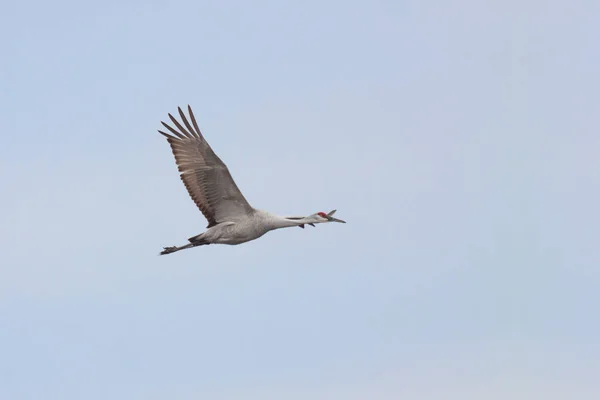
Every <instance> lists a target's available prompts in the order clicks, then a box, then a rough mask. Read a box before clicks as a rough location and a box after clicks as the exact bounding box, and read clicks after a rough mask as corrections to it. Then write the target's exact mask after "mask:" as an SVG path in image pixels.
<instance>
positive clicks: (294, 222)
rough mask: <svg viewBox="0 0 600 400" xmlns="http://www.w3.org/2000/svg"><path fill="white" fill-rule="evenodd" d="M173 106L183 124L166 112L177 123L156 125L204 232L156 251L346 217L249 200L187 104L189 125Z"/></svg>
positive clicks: (225, 241)
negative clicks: (279, 211) (281, 209)
mask: <svg viewBox="0 0 600 400" xmlns="http://www.w3.org/2000/svg"><path fill="white" fill-rule="evenodd" d="M178 110H179V115H180V116H181V120H182V121H183V124H184V125H185V127H184V126H183V125H181V124H180V123H179V122H178V121H177V119H175V118H174V117H173V116H172V115H171V114H169V118H170V119H171V121H172V122H173V124H174V125H175V127H176V128H177V129H174V128H172V127H170V126H169V125H167V124H166V123H164V122H162V121H161V123H162V124H163V126H164V127H165V128H167V130H169V132H171V133H172V134H169V133H165V132H163V131H160V130H159V131H158V132H159V133H161V134H162V135H164V136H165V137H166V138H167V141H168V142H169V144H170V145H171V150H172V151H173V155H174V156H175V162H176V163H177V167H178V169H179V172H180V173H181V175H180V177H181V180H182V181H183V184H184V185H185V187H186V189H187V191H188V193H189V195H190V197H191V198H192V200H194V203H196V206H198V208H199V209H200V211H202V214H204V217H205V218H206V220H207V221H208V226H207V230H206V231H205V232H203V233H201V234H199V235H196V236H193V237H191V238H189V239H188V241H189V243H188V244H185V245H183V246H171V247H164V250H163V251H162V252H161V253H160V254H161V255H162V254H170V253H174V252H176V251H179V250H183V249H189V248H191V247H196V246H203V245H207V244H213V243H221V244H230V245H235V244H241V243H245V242H248V241H250V240H254V239H258V238H259V237H261V236H263V235H264V234H265V233H267V232H269V231H272V230H274V229H279V228H288V227H292V226H299V227H300V228H304V225H311V226H315V224H323V223H327V222H342V223H346V222H345V221H342V220H341V219H337V218H334V217H333V214H334V213H335V211H336V210H333V211H330V212H329V213H328V214H325V213H324V212H318V213H315V214H312V215H309V216H308V217H280V216H278V215H275V214H271V213H269V212H266V211H262V210H257V209H255V208H253V207H252V206H250V204H249V203H248V202H247V201H246V199H245V198H244V195H243V194H242V192H240V189H238V187H237V185H236V184H235V182H234V180H233V178H232V177H231V174H230V173H229V169H228V168H227V166H226V165H225V163H223V161H221V159H220V158H219V157H218V156H217V155H216V154H215V152H214V151H213V150H212V149H211V147H210V146H209V144H208V143H207V142H206V140H205V139H204V136H202V133H200V129H198V124H197V123H196V118H195V117H194V113H193V112H192V108H191V107H190V106H189V105H188V113H189V115H190V119H191V121H192V124H193V126H192V125H190V123H189V121H188V119H187V117H186V116H185V114H184V113H183V111H182V110H181V108H180V107H178Z"/></svg>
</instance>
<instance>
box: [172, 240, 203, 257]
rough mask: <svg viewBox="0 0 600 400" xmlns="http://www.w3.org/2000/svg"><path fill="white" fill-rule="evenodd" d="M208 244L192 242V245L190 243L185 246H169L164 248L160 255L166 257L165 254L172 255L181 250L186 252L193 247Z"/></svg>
mask: <svg viewBox="0 0 600 400" xmlns="http://www.w3.org/2000/svg"><path fill="white" fill-rule="evenodd" d="M205 244H208V243H206V242H192V243H188V244H184V245H183V246H169V247H163V251H161V252H160V255H161V256H162V255H165V254H171V253H175V252H176V251H179V250H185V249H190V248H192V247H196V246H202V245H205Z"/></svg>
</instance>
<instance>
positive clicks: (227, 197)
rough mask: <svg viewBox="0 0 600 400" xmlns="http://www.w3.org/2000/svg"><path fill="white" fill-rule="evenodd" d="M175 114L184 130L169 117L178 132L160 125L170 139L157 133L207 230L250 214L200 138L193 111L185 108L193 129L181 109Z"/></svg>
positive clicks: (234, 184)
mask: <svg viewBox="0 0 600 400" xmlns="http://www.w3.org/2000/svg"><path fill="white" fill-rule="evenodd" d="M178 111H179V116H180V117H181V120H182V121H183V125H185V128H184V126H183V125H182V124H180V123H179V121H177V119H175V118H174V117H173V116H172V115H171V114H169V118H170V119H171V121H172V122H173V124H174V125H175V126H176V127H177V130H176V129H174V128H172V127H171V126H169V125H168V124H166V123H164V122H161V123H162V124H163V126H164V127H165V128H167V130H168V131H169V132H170V133H172V135H171V134H169V133H165V132H163V131H160V130H159V131H158V132H159V133H160V134H162V135H163V136H165V137H166V138H167V141H168V142H169V144H170V145H171V150H172V152H173V155H174V156H175V162H176V163H177V169H178V170H179V172H180V173H181V174H180V177H181V180H182V181H183V184H184V186H185V188H186V189H187V191H188V193H189V195H190V197H191V198H192V200H193V201H194V203H195V204H196V206H197V207H198V208H199V209H200V211H202V214H204V217H205V218H206V219H207V221H208V227H211V226H214V225H216V224H219V223H222V222H226V221H232V220H236V219H238V218H240V217H242V216H244V215H248V214H251V213H253V212H254V209H253V208H252V207H251V206H250V204H248V201H247V200H246V199H245V198H244V195H243V194H242V192H241V191H240V189H239V188H238V187H237V185H236V183H235V181H234V180H233V178H232V176H231V174H230V172H229V169H228V168H227V166H226V165H225V163H224V162H223V161H221V159H220V158H219V157H218V156H217V155H216V154H215V152H214V151H213V150H212V149H211V147H210V146H209V145H208V143H207V142H206V140H205V139H204V137H203V136H202V133H201V132H200V129H199V128H198V123H197V122H196V118H195V117H194V114H193V112H192V108H191V107H190V106H189V105H188V112H189V116H190V119H191V120H192V125H193V127H192V125H191V124H190V122H189V121H188V119H187V118H186V116H185V114H184V113H183V111H182V110H181V108H178ZM186 128H187V129H186Z"/></svg>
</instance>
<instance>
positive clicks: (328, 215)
mask: <svg viewBox="0 0 600 400" xmlns="http://www.w3.org/2000/svg"><path fill="white" fill-rule="evenodd" d="M336 211H337V210H331V211H329V214H327V219H328V220H329V222H341V223H342V224H345V223H346V221H343V220H341V219H337V218H333V217H332V215H333V214H335V212H336Z"/></svg>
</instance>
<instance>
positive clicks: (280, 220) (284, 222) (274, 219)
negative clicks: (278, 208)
mask: <svg viewBox="0 0 600 400" xmlns="http://www.w3.org/2000/svg"><path fill="white" fill-rule="evenodd" d="M269 222H270V224H271V226H272V227H273V228H272V229H280V228H289V227H292V226H300V225H304V224H308V223H311V222H315V221H313V220H312V219H310V218H306V217H304V218H298V219H296V218H294V219H289V218H285V217H280V216H279V215H272V216H271V220H270V221H269Z"/></svg>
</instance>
